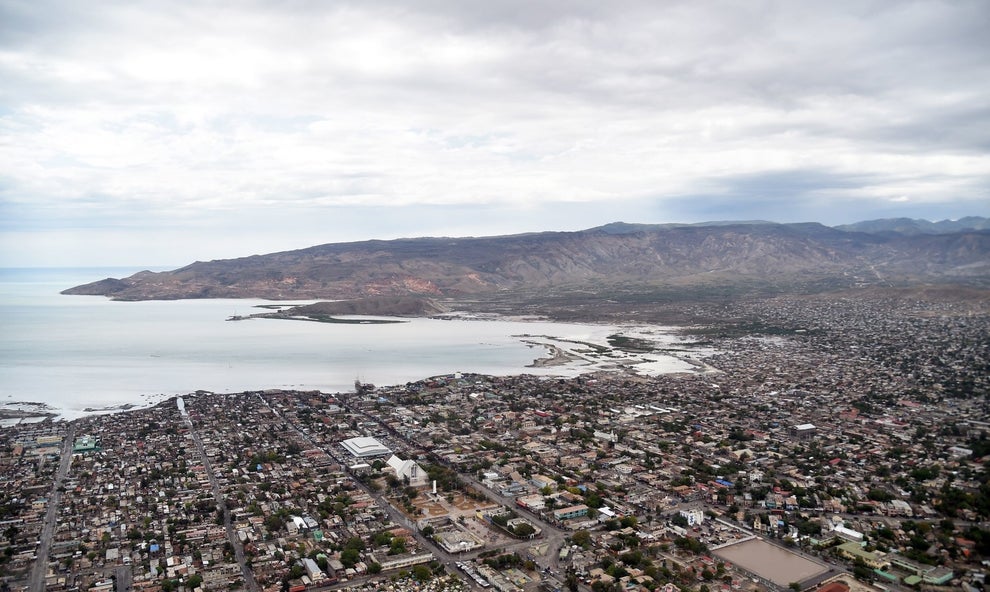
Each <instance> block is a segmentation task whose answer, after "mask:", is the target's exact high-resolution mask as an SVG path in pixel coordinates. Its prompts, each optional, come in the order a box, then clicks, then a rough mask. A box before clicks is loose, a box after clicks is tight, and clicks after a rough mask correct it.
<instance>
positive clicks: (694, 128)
mask: <svg viewBox="0 0 990 592" xmlns="http://www.w3.org/2000/svg"><path fill="white" fill-rule="evenodd" d="M988 21H990V11H987V10H985V5H984V4H983V3H982V2H979V1H975V0H974V1H969V2H966V1H962V2H936V1H925V2H914V3H902V2H894V1H889V2H874V3H869V4H864V3H858V2H831V3H812V4H808V3H802V4H800V5H790V4H786V3H780V4H778V3H762V4H739V3H734V2H715V1H710V2H664V3H655V2H646V1H643V2H638V1H623V2H618V3H608V4H607V5H606V4H603V3H600V2H597V3H594V2H557V1H549V2H540V3H535V4H534V3H530V2H521V1H519V2H515V1H510V2H504V3H503V2H494V3H481V4H478V3H462V2H453V1H449V2H445V1H421V2H411V3H410V2H383V3H373V4H369V3H356V2H355V3H348V2H339V3H316V2H307V1H303V0H299V1H293V2H287V3H282V2H280V3H275V2H264V1H255V2H238V3H224V2H219V3H210V4H206V5H203V4H201V3H186V2H164V1H162V0H143V1H139V2H112V1H97V2H95V3H85V4H79V3H72V2H65V1H63V0H49V1H47V2H45V1H40V2H22V1H17V0H8V1H6V2H0V23H2V24H0V78H2V79H3V80H4V84H3V85H2V87H0V213H2V214H4V220H3V221H2V222H0V231H2V232H6V233H14V232H16V233H25V232H28V233H30V232H37V233H45V234H44V236H45V238H46V239H47V240H48V241H49V243H50V242H51V239H52V238H53V237H55V238H57V237H58V236H61V234H59V233H65V232H67V231H68V229H79V232H83V233H84V232H85V231H86V229H89V230H92V231H96V229H98V228H101V227H107V228H116V229H121V230H119V232H118V231H115V232H116V233H117V234H118V240H122V241H123V240H125V238H126V237H127V236H128V235H127V233H126V232H125V230H126V229H127V228H135V229H140V228H147V227H149V226H150V227H153V228H156V229H160V232H163V233H165V232H169V231H170V229H175V228H180V227H192V228H225V229H227V230H226V231H227V232H231V230H230V226H229V225H228V223H227V222H228V221H230V220H239V221H240V223H241V224H243V225H257V226H251V228H252V229H253V234H255V235H259V234H268V235H270V234H278V233H281V234H284V235H285V236H286V237H290V238H289V239H287V240H290V241H291V240H292V237H294V238H295V239H299V240H302V239H306V240H315V241H316V242H325V241H320V240H318V239H319V238H320V237H321V236H334V235H340V234H342V233H347V234H348V235H355V236H363V237H367V238H371V237H379V236H383V235H386V234H391V233H400V234H404V235H416V234H425V233H428V231H430V230H431V229H435V230H442V231H446V232H449V233H450V234H459V233H473V234H486V232H484V230H485V228H486V227H485V226H484V224H483V223H482V222H484V221H488V222H489V223H490V226H488V228H490V229H491V232H489V233H495V232H504V231H506V230H508V231H512V230H513V229H519V230H520V231H521V230H535V229H539V228H570V227H571V225H577V224H583V225H586V226H593V225H596V224H600V223H604V222H608V221H610V220H613V219H618V218H622V219H626V220H628V221H644V222H652V221H655V222H666V221H697V220H698V219H704V218H705V217H706V216H709V215H713V214H717V213H719V212H723V211H724V212H739V213H740V214H742V213H746V212H749V213H751V214H752V215H747V216H746V217H758V218H779V219H794V218H799V217H802V216H822V218H821V219H823V220H824V219H825V218H826V217H827V216H828V215H834V211H835V209H834V208H836V207H843V208H847V209H848V210H849V211H850V212H859V211H862V212H868V211H887V210H886V209H885V208H889V207H891V204H896V203H897V202H895V201H893V200H895V199H900V198H902V197H903V198H904V199H906V200H908V201H907V202H905V204H910V205H911V206H912V207H916V208H918V209H917V210H912V211H913V212H915V214H917V212H921V213H922V216H923V217H924V215H927V216H929V217H944V216H941V215H940V213H941V212H943V211H947V210H953V211H960V212H962V213H972V214H987V213H988V212H987V207H988V206H987V204H988V203H990V199H988V192H990V156H988V152H987V141H986V138H987V137H990V135H988V133H990V110H988V109H987V107H986V104H987V101H986V97H987V96H988V95H990V92H988V91H990V62H988V61H987V60H986V59H985V58H986V44H985V41H984V40H983V34H984V33H985V31H986V30H987V28H988V25H990V22H988ZM685 196H687V197H685ZM730 204H731V205H733V207H732V208H728V206H729V205H730ZM829 207H831V208H832V209H831V210H829ZM926 208H927V209H926ZM374 211H379V212H385V211H395V212H400V213H401V216H395V217H393V216H382V215H379V216H371V217H367V216H365V213H367V212H374ZM342 212H353V215H341V213H342ZM463 212H470V214H467V215H458V213H463ZM561 212H567V215H561ZM321 213H325V214H326V215H325V216H321ZM599 215H600V216H607V218H605V219H596V218H595V216H599ZM644 215H647V216H648V215H653V216H655V218H654V219H644V218H642V216H644ZM718 217H727V216H718ZM321 218H325V220H324V225H323V226H318V225H316V224H314V223H313V222H312V221H313V220H319V219H321ZM445 218H447V220H444V219H445ZM334 220H348V222H347V224H348V226H346V227H345V226H344V225H343V222H341V223H338V222H335V221H334ZM386 220H387V224H386V223H385V221H386ZM266 221H268V225H267V226H265V222H266ZM273 221H276V222H278V223H279V224H287V225H293V227H292V228H287V229H282V228H274V227H273V224H274V222H273ZM842 221H843V222H845V221H850V220H848V219H843V220H842ZM242 227H243V226H242ZM243 228H246V227H243ZM458 230H460V231H461V232H458ZM321 232H322V233H323V234H320V233H321ZM39 236H40V235H39ZM130 236H131V239H130V240H131V241H132V242H133V243H134V245H135V249H139V248H140V239H141V236H140V234H137V233H136V234H133V235H130ZM22 238H23V237H22ZM188 239H189V240H192V241H194V243H195V244H198V245H202V247H201V248H202V249H203V250H204V251H205V250H207V249H208V248H215V247H216V246H217V245H216V243H215V242H212V243H207V242H206V239H205V238H198V239H197V238H196V236H195V235H191V236H189V237H188ZM56 242H57V241H56ZM300 246H302V245H300ZM224 250H225V251H226V249H224ZM104 253H105V252H104ZM91 254H92V255H93V256H94V257H100V256H105V255H101V252H97V251H93V252H92V253H91ZM212 256H213V254H212V253H203V254H202V255H201V256H200V258H211V257H212Z"/></svg>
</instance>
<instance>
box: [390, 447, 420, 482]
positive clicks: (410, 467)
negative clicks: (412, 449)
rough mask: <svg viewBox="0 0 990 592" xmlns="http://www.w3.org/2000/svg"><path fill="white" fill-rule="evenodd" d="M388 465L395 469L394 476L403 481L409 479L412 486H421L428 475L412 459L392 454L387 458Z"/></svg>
mask: <svg viewBox="0 0 990 592" xmlns="http://www.w3.org/2000/svg"><path fill="white" fill-rule="evenodd" d="M387 464H388V466H389V467H391V468H392V470H393V471H395V476H396V477H398V478H399V479H402V480H403V481H405V480H406V479H409V485H410V486H412V487H421V486H423V485H426V482H427V480H428V478H429V477H428V475H427V474H426V471H424V470H423V467H421V466H419V465H418V464H417V463H416V461H414V460H402V459H401V458H399V457H398V456H396V455H394V454H393V455H392V456H391V458H389V459H388V462H387Z"/></svg>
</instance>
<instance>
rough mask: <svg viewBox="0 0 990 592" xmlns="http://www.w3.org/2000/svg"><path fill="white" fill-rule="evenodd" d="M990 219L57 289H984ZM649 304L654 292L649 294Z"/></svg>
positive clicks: (413, 242)
mask: <svg viewBox="0 0 990 592" xmlns="http://www.w3.org/2000/svg"><path fill="white" fill-rule="evenodd" d="M988 227H990V220H988V219H986V218H977V217H971V218H966V219H964V220H960V221H956V222H951V223H950V222H949V221H944V222H938V223H932V222H926V221H918V220H907V219H898V220H874V221H869V222H860V223H857V224H851V225H848V226H844V227H835V228H831V227H827V226H823V225H821V224H817V223H801V224H776V223H772V222H763V221H748V222H717V223H706V224H663V225H654V224H627V223H621V222H617V223H612V224H607V225H604V226H599V227H596V228H590V229H587V230H582V231H576V232H539V233H529V234H518V235H508V236H493V237H467V238H408V239H396V240H369V241H361V242H348V243H330V244H324V245H319V246H314V247H309V248H305V249H299V250H294V251H285V252H280V253H272V254H267V255H252V256H249V257H242V258H237V259H226V260H215V261H208V262H196V263H192V264H191V265H187V266H185V267H182V268H179V269H175V270H173V271H165V272H157V273H155V272H151V271H142V272H140V273H137V274H135V275H132V276H130V277H127V278H120V279H116V278H106V279H103V280H100V281H96V282H93V283H90V284H85V285H82V286H77V287H74V288H71V289H68V290H66V291H65V292H63V293H65V294H95V295H104V296H108V297H111V298H114V299H120V300H149V299H182V298H266V299H274V300H287V299H328V300H344V299H362V298H369V297H383V296H409V295H415V296H421V297H429V298H433V299H451V300H459V299H460V300H472V299H473V300H477V299H479V298H502V299H504V298H511V297H514V296H520V297H522V296H525V297H527V298H532V297H538V296H541V295H542V296H546V297H554V296H557V297H559V296H560V295H567V294H571V295H585V296H593V297H597V298H603V299H607V298H611V297H613V296H615V294H617V293H622V294H625V295H626V296H628V295H629V294H643V295H646V296H644V297H654V296H655V297H660V298H676V297H683V298H694V299H704V298H715V297H722V298H724V297H730V296H733V295H738V294H744V293H759V294H768V295H769V294H775V293H785V292H801V293H815V292H825V291H830V290H835V289H842V288H850V287H864V286H912V285H926V284H961V285H967V286H973V287H990V230H987V228H988ZM649 295H653V296H649Z"/></svg>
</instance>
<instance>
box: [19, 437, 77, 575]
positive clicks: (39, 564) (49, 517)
mask: <svg viewBox="0 0 990 592" xmlns="http://www.w3.org/2000/svg"><path fill="white" fill-rule="evenodd" d="M75 434H76V428H75V426H74V425H72V424H69V427H68V429H67V430H66V432H65V436H64V437H63V438H62V452H61V457H60V461H59V465H58V471H56V472H55V482H54V483H52V491H51V493H50V494H49V495H48V508H47V509H46V510H45V523H44V525H43V526H42V527H41V535H40V537H39V538H38V540H39V541H40V544H39V545H38V553H37V559H35V562H34V566H33V567H32V569H31V578H30V579H29V580H28V590H30V591H31V592H44V589H45V573H46V572H47V571H48V551H49V550H50V549H51V546H52V537H53V535H54V534H55V521H56V520H57V519H58V505H59V502H61V500H62V492H61V489H62V481H63V480H64V479H65V476H66V475H67V474H68V473H69V465H71V464H72V444H73V442H74V441H75Z"/></svg>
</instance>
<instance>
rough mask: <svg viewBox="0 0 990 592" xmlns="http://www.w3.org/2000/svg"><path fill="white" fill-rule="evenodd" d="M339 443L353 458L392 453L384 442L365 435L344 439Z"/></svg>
mask: <svg viewBox="0 0 990 592" xmlns="http://www.w3.org/2000/svg"><path fill="white" fill-rule="evenodd" d="M340 445H341V446H343V447H344V450H346V451H347V452H350V453H351V455H352V456H354V458H370V457H373V456H385V455H386V454H391V453H392V451H391V450H389V449H388V447H386V446H385V445H384V444H382V443H381V442H379V441H378V440H376V439H374V438H370V437H367V436H364V437H360V438H351V439H350V440H344V441H343V442H341V443H340Z"/></svg>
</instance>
